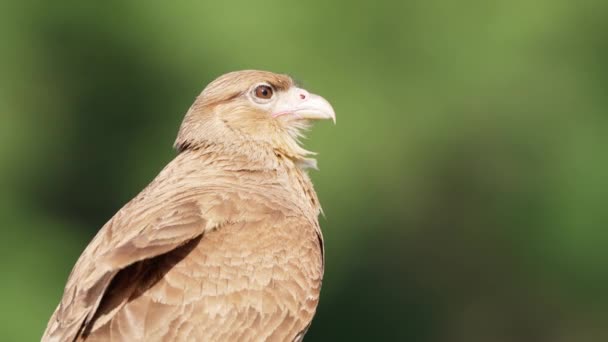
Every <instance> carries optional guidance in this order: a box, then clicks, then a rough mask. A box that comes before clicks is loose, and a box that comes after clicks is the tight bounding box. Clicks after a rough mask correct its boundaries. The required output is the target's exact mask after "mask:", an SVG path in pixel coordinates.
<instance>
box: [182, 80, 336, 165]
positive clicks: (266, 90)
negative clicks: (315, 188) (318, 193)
mask: <svg viewBox="0 0 608 342" xmlns="http://www.w3.org/2000/svg"><path fill="white" fill-rule="evenodd" d="M320 119H332V120H333V121H334V123H335V121H336V116H335V113H334V110H333V108H332V106H331V105H330V104H329V102H327V101H326V100H325V99H324V98H322V97H321V96H319V95H315V94H312V93H309V92H308V91H306V90H305V89H302V88H299V87H298V86H297V85H296V84H295V83H294V81H293V80H292V79H291V78H290V77H289V76H287V75H281V74H275V73H272V72H267V71H257V70H244V71H236V72H231V73H228V74H225V75H222V76H220V77H219V78H217V79H216V80H214V81H213V82H211V83H210V84H209V85H208V86H207V87H206V88H205V89H204V90H203V92H202V93H201V94H200V95H199V96H198V97H197V99H196V101H195V102H194V104H193V105H192V106H191V107H190V109H189V110H188V113H187V114H186V117H185V118H184V121H183V123H182V126H181V128H180V131H179V134H178V137H177V140H176V142H175V146H176V148H177V149H178V150H179V151H182V150H185V149H189V148H200V147H201V146H214V145H221V146H227V147H231V146H232V147H234V148H241V147H242V146H243V145H247V144H248V145H254V146H258V147H262V148H267V149H271V150H273V151H275V152H278V153H281V154H283V155H285V156H287V157H290V158H293V159H294V160H296V161H298V162H303V163H304V164H306V163H313V162H314V160H312V159H308V158H306V156H307V155H310V154H312V153H311V152H309V151H307V150H305V149H303V148H302V147H301V146H300V144H299V138H300V137H301V136H302V131H303V130H305V129H306V128H308V125H309V122H310V121H311V120H320Z"/></svg>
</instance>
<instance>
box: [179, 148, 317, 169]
mask: <svg viewBox="0 0 608 342" xmlns="http://www.w3.org/2000/svg"><path fill="white" fill-rule="evenodd" d="M178 152H179V153H180V154H182V153H195V154H197V155H199V156H200V157H203V158H213V159H216V160H225V161H230V162H231V163H232V162H235V163H234V164H235V165H239V168H241V169H248V170H276V169H278V168H292V167H293V168H297V169H300V170H305V169H309V168H314V169H316V168H317V163H316V160H315V159H313V158H308V157H306V156H302V155H300V154H298V153H294V152H293V151H291V150H289V149H283V148H277V147H274V146H272V145H270V144H268V143H266V142H259V141H231V142H229V143H222V142H205V141H202V142H198V143H196V144H184V145H181V146H179V147H178Z"/></svg>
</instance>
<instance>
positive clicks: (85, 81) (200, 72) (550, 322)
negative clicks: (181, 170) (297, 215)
mask: <svg viewBox="0 0 608 342" xmlns="http://www.w3.org/2000/svg"><path fill="white" fill-rule="evenodd" d="M0 49H1V50H0V51H1V53H0V119H1V121H0V215H1V218H2V220H1V224H0V234H1V237H0V244H1V245H0V246H1V248H0V274H1V279H0V303H1V305H2V309H1V310H0V325H1V326H0V328H1V331H0V339H1V340H2V341H35V340H38V339H39V338H40V336H41V334H42V332H43V330H44V327H45V325H46V322H47V320H48V318H49V316H50V314H51V312H52V311H53V309H54V307H55V306H56V304H57V302H58V300H59V298H60V296H61V294H62V291H63V286H64V283H65V280H66V278H67V276H68V274H69V271H70V270H71V267H72V265H73V264H74V262H75V260H76V259H77V257H78V256H79V254H80V252H81V251H82V250H83V248H84V247H85V246H86V244H87V243H88V242H89V240H90V239H91V238H92V236H93V235H94V234H95V233H96V231H97V230H98V229H99V228H100V227H101V226H102V225H103V224H104V223H105V222H106V221H107V220H108V219H109V218H110V217H111V216H112V215H113V214H114V213H115V212H116V211H117V210H118V209H119V208H120V207H121V206H122V205H123V204H124V203H125V202H127V201H128V200H129V199H131V198H132V197H133V196H135V195H136V194H137V193H138V192H139V191H140V190H141V189H142V188H143V187H144V186H145V185H146V184H147V183H148V182H149V181H150V180H151V179H152V178H153V177H154V176H155V175H156V174H157V172H158V171H159V170H160V169H161V168H162V167H163V166H164V165H165V164H166V163H167V162H168V161H169V160H170V159H171V158H172V157H173V156H174V154H175V153H174V151H173V150H172V148H171V145H172V143H173V140H174V138H175V135H176V132H177V128H178V126H179V123H180V122H181V120H182V118H183V115H184V114H185V112H186V110H187V108H188V107H189V106H190V104H191V102H192V101H193V99H194V97H195V96H196V95H197V94H198V93H199V92H200V91H201V90H202V88H203V87H204V86H205V85H206V84H207V83H208V82H209V81H211V80H212V79H213V78H215V77H217V76H218V75H220V74H222V73H224V72H227V71H232V70H237V69H245V68H256V69H268V70H272V71H277V72H285V73H289V74H291V75H293V76H294V77H295V78H296V79H298V80H299V81H300V82H301V83H302V84H303V85H304V86H306V87H307V88H309V89H310V90H312V91H314V92H317V93H320V94H322V95H323V96H324V97H326V98H327V99H329V100H330V101H331V102H332V103H333V105H334V107H335V109H336V111H337V115H338V124H337V125H336V126H332V125H330V124H328V123H319V124H317V125H316V127H315V128H314V129H313V130H312V131H311V132H310V134H309V139H308V140H307V141H306V146H307V147H308V148H309V149H311V150H313V151H318V152H320V153H319V155H318V160H319V166H320V171H319V172H316V171H315V172H312V178H313V180H314V182H315V185H316V189H317V192H318V194H319V197H320V199H321V202H322V204H323V205H324V210H325V213H326V217H325V218H321V224H322V227H323V229H324V235H325V240H326V248H327V254H326V255H327V269H326V274H325V282H324V287H323V292H322V300H321V304H320V306H319V309H318V314H317V316H316V318H315V321H314V323H313V325H312V328H311V330H310V332H309V334H308V336H307V339H306V340H307V341H343V340H353V341H359V340H360V341H446V342H448V341H557V342H562V341H607V340H608V251H607V247H608V208H607V204H608V2H606V1H596V2H592V1H579V2H575V1H560V0H557V1H556V0H537V1H523V0H510V1H482V0H463V1H458V2H455V1H440V0H424V1H423V0H412V1H375V2H372V1H365V2H356V1H348V2H346V1H345V2H330V1H322V0H309V1H300V2H288V1H273V0H268V1H225V2H221V1H210V2H203V1H179V2H168V1H166V2H160V1H146V2H141V1H140V2H129V1H104V2H88V3H85V2H57V1H42V0H38V1H24V2H16V1H15V2H7V1H3V2H2V4H0Z"/></svg>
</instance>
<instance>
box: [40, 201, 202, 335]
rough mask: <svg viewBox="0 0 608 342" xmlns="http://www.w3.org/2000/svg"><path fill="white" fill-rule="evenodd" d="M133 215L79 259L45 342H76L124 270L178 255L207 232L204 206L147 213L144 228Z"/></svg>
mask: <svg viewBox="0 0 608 342" xmlns="http://www.w3.org/2000/svg"><path fill="white" fill-rule="evenodd" d="M129 209H130V208H129V207H126V209H123V210H124V212H119V214H118V215H117V216H116V217H115V218H114V219H112V220H111V221H110V222H108V224H106V225H105V226H104V227H103V228H102V229H101V230H100V232H99V233H98V235H97V236H96V237H95V238H94V239H93V241H92V242H91V244H90V245H89V246H88V247H87V248H86V249H85V251H84V252H83V254H82V255H81V257H80V259H79V260H78V262H77V263H76V265H75V266H74V269H73V270H72V272H71V274H70V277H69V279H68V282H67V285H66V288H65V290H64V295H63V298H62V300H61V302H60V304H59V306H58V307H57V309H56V310H55V313H54V314H53V316H52V317H51V320H50V321H49V324H48V326H47V329H46V332H45V334H44V337H43V340H48V341H72V340H74V339H75V338H76V337H77V335H78V334H79V333H80V332H81V330H82V329H84V328H86V326H87V324H88V323H89V322H90V321H91V319H92V318H93V315H94V313H95V311H96V309H97V307H98V306H99V303H100V301H101V299H102V297H103V294H104V292H105V291H106V289H107V287H108V285H109V284H110V282H111V281H112V279H113V278H114V276H115V275H116V274H117V273H118V272H119V271H120V270H122V269H124V268H125V267H127V266H129V265H131V264H133V263H136V262H138V261H141V260H144V259H148V258H152V257H154V256H158V255H161V254H164V253H167V252H169V251H171V250H174V249H176V248H178V247H180V246H182V245H184V244H186V243H187V242H188V241H190V240H192V239H194V238H196V237H198V236H200V235H201V234H203V232H204V231H205V229H206V228H207V227H208V226H207V221H206V220H205V219H204V218H203V217H202V213H201V207H200V205H199V204H198V203H196V202H193V201H182V202H178V203H174V204H173V205H171V206H169V208H168V209H165V210H159V211H154V212H150V213H144V214H145V216H146V219H145V220H143V221H145V222H141V221H142V220H136V221H135V222H129V221H130V220H127V219H124V218H125V217H127V216H129V214H130V213H128V212H130V211H131V210H129ZM121 218H122V219H121ZM137 221H140V222H137ZM127 231H128V232H131V231H136V232H137V235H135V236H124V235H125V232H127Z"/></svg>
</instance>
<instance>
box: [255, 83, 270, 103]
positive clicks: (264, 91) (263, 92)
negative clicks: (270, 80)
mask: <svg viewBox="0 0 608 342" xmlns="http://www.w3.org/2000/svg"><path fill="white" fill-rule="evenodd" d="M272 94H273V91H272V88H271V87H270V86H267V85H265V84H262V85H260V86H257V88H255V96H256V97H259V98H261V99H265V100H268V99H270V98H272Z"/></svg>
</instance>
